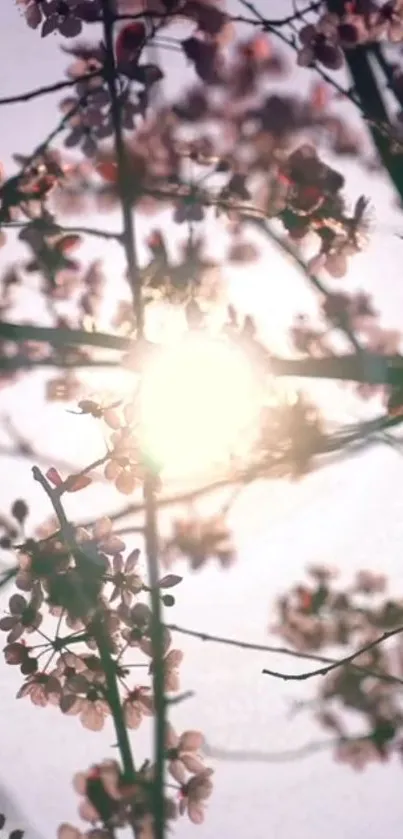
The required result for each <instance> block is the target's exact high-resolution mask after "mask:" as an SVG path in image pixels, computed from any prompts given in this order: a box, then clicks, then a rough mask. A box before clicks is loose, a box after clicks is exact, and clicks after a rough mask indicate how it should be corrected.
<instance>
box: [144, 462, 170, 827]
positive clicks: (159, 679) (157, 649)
mask: <svg viewBox="0 0 403 839" xmlns="http://www.w3.org/2000/svg"><path fill="white" fill-rule="evenodd" d="M144 499H145V543H146V555H147V564H148V576H149V586H150V589H151V592H150V598H151V611H152V620H151V645H152V651H153V693H154V703H155V714H156V718H155V729H154V755H155V777H154V792H155V794H154V819H155V833H154V835H155V839H164V831H165V818H164V760H165V711H166V705H165V663H164V626H163V623H162V614H161V599H160V590H159V585H158V583H159V568H158V522H157V505H156V499H155V481H154V478H153V476H152V474H151V473H150V474H149V475H148V476H147V477H146V479H145V482H144Z"/></svg>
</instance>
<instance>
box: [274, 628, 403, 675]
mask: <svg viewBox="0 0 403 839" xmlns="http://www.w3.org/2000/svg"><path fill="white" fill-rule="evenodd" d="M401 632H403V626H398V627H397V628H395V629H388V630H387V631H386V632H384V633H383V634H382V635H380V636H379V637H378V638H376V639H375V641H370V642H369V643H368V644H364V646H362V647H360V648H359V649H358V650H356V651H355V652H354V653H351V654H350V655H347V656H345V657H344V658H341V659H339V660H338V661H333V662H332V663H331V664H329V665H327V667H319V668H318V669H317V670H311V671H310V672H309V673H279V672H277V671H275V670H267V669H264V670H262V673H264V674H265V675H266V676H274V677H275V678H276V679H283V680H284V681H294V682H303V681H306V680H307V679H312V677H313V676H326V675H327V674H328V673H330V672H331V670H335V669H336V668H338V667H343V666H345V665H348V664H351V662H353V661H354V659H355V658H358V656H360V655H363V654H364V653H366V652H368V651H369V650H373V649H374V648H375V647H377V646H378V645H379V644H382V643H383V641H387V640H388V638H393V636H394V635H399V634H400V633H401ZM372 675H375V676H376V677H377V678H382V679H385V676H387V680H388V681H390V676H389V674H383V673H382V674H379V673H376V672H375V673H373V674H372ZM393 681H397V682H400V684H403V679H398V678H397V677H393Z"/></svg>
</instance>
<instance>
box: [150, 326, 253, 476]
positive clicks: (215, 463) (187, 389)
mask: <svg viewBox="0 0 403 839" xmlns="http://www.w3.org/2000/svg"><path fill="white" fill-rule="evenodd" d="M261 399H262V397H261V387H260V386H259V380H258V376H257V373H256V371H254V370H253V368H252V366H251V364H250V363H249V362H248V360H247V359H246V357H245V355H244V354H243V353H242V352H241V350H239V349H237V348H236V347H234V346H233V345H230V344H228V343H225V342H224V341H222V340H215V339H212V338H211V339H209V338H205V337H201V336H193V335H192V336H186V338H184V339H182V340H180V341H178V342H176V343H175V344H174V345H173V346H169V347H167V348H166V349H165V350H164V352H163V353H161V355H160V356H159V357H158V359H157V360H155V361H153V362H152V363H151V364H150V366H149V367H148V369H147V371H146V373H145V375H144V378H143V384H142V387H141V399H140V404H141V416H142V423H141V425H142V438H143V442H144V445H145V447H146V448H147V450H148V451H149V453H150V455H151V456H152V457H153V458H155V460H156V461H158V462H159V463H160V464H161V466H162V469H163V471H164V474H165V475H166V476H169V477H190V476H194V475H196V474H197V475H204V474H208V473H209V472H211V471H212V470H214V468H215V467H219V466H222V465H225V463H227V464H228V463H229V460H230V458H231V457H232V456H235V457H242V455H244V454H246V453H247V450H248V448H249V446H250V445H251V443H252V441H253V439H254V436H255V434H256V429H257V425H258V419H259V413H260V407H261Z"/></svg>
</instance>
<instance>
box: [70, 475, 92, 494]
mask: <svg viewBox="0 0 403 839" xmlns="http://www.w3.org/2000/svg"><path fill="white" fill-rule="evenodd" d="M90 484H92V478H90V477H89V476H88V475H69V477H68V478H66V480H65V482H64V488H65V491H66V492H79V490H80V489H85V487H88V486H89V485H90Z"/></svg>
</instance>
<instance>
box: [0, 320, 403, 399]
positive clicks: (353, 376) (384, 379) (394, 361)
mask: <svg viewBox="0 0 403 839" xmlns="http://www.w3.org/2000/svg"><path fill="white" fill-rule="evenodd" d="M0 340H6V341H15V342H17V343H18V342H24V341H40V342H44V343H48V344H50V345H51V346H53V347H66V346H72V345H76V346H77V345H82V346H92V347H101V348H103V349H112V350H121V351H123V352H128V351H133V350H135V349H136V348H137V349H139V350H140V351H141V353H144V351H147V353H148V352H152V353H154V352H157V351H158V350H159V347H158V345H157V344H155V343H153V342H151V341H147V340H146V339H144V340H142V341H141V343H139V342H137V341H135V340H132V339H130V338H123V337H121V336H119V335H111V334H109V333H104V332H86V331H85V330H80V329H59V328H55V327H47V326H32V325H30V324H16V323H6V322H4V321H0ZM262 349H263V348H262ZM266 359H267V365H268V367H267V372H268V373H269V374H272V375H275V376H292V377H294V378H314V379H335V380H339V381H351V382H362V383H368V384H373V385H382V384H403V356H399V355H395V356H382V355H374V354H371V353H367V354H366V355H365V364H363V360H362V359H361V358H360V357H359V356H357V355H341V356H332V357H331V358H301V359H287V358H278V357H276V356H273V355H270V353H269V352H268V351H267V352H266Z"/></svg>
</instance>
